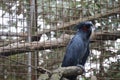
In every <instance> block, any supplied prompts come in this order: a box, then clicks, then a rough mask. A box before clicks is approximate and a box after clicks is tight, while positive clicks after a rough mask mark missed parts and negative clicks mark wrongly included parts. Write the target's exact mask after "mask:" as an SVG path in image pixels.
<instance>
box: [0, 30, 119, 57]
mask: <svg viewBox="0 0 120 80" xmlns="http://www.w3.org/2000/svg"><path fill="white" fill-rule="evenodd" d="M72 36H73V35H67V34H63V35H62V36H61V37H60V38H58V39H56V40H47V41H45V42H37V41H36V42H31V43H16V44H15V45H14V44H11V45H8V46H4V47H0V55H3V56H10V55H15V54H20V53H24V52H32V51H36V50H44V49H51V48H58V47H64V46H66V45H67V43H68V42H69V40H70V39H71V38H72ZM117 38H120V32H96V33H95V34H94V35H93V36H92V38H91V41H92V42H96V41H98V40H102V41H103V40H116V39H117Z"/></svg>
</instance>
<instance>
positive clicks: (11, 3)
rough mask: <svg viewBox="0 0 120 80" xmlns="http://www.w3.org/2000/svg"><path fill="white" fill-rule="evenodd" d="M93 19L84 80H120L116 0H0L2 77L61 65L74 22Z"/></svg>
mask: <svg viewBox="0 0 120 80" xmlns="http://www.w3.org/2000/svg"><path fill="white" fill-rule="evenodd" d="M82 21H91V22H92V23H93V24H94V25H95V27H94V29H95V30H94V31H93V32H94V33H93V34H92V36H91V39H90V41H91V42H90V52H91V54H90V56H89V58H88V60H87V63H86V65H85V70H86V73H85V74H83V75H82V76H80V79H81V78H82V79H85V80H120V0H0V80H41V79H40V78H39V76H40V75H41V74H42V73H40V72H39V70H38V68H39V67H42V68H45V69H48V70H55V69H57V68H59V67H60V66H61V61H62V59H63V56H64V53H65V50H66V46H67V44H68V42H69V40H70V39H71V38H72V37H73V36H74V34H75V33H76V31H77V29H76V27H75V25H76V24H78V23H79V22H82Z"/></svg>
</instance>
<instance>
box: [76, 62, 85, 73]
mask: <svg viewBox="0 0 120 80" xmlns="http://www.w3.org/2000/svg"><path fill="white" fill-rule="evenodd" d="M77 66H78V67H80V68H81V69H82V70H83V73H84V72H85V68H84V66H83V65H80V64H78V65H77Z"/></svg>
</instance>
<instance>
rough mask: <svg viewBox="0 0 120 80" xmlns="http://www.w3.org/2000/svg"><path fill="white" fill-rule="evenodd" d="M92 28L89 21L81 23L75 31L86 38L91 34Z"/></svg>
mask: <svg viewBox="0 0 120 80" xmlns="http://www.w3.org/2000/svg"><path fill="white" fill-rule="evenodd" d="M92 27H93V24H92V22H90V21H85V22H81V23H79V24H78V25H77V29H78V30H79V31H82V32H83V33H84V34H87V37H88V38H89V37H90V35H91V33H92Z"/></svg>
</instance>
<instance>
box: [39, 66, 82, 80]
mask: <svg viewBox="0 0 120 80" xmlns="http://www.w3.org/2000/svg"><path fill="white" fill-rule="evenodd" d="M83 72H84V70H83V69H82V68H81V67H77V66H70V67H60V68H58V69H56V70H54V71H51V73H50V74H42V75H40V77H39V79H38V80H43V79H44V80H61V79H62V78H64V77H67V76H73V75H74V76H77V75H81V74H83Z"/></svg>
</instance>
